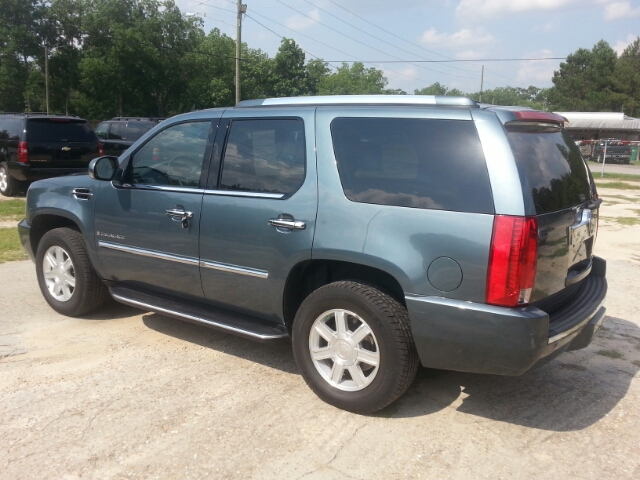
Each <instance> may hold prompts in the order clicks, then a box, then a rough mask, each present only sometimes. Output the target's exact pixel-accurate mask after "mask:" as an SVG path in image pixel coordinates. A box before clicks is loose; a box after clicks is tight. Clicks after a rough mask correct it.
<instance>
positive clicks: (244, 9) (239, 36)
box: [236, 0, 247, 105]
mask: <svg viewBox="0 0 640 480" xmlns="http://www.w3.org/2000/svg"><path fill="white" fill-rule="evenodd" d="M246 12H247V6H246V5H243V4H242V0H238V24H237V28H236V105H237V104H238V103H240V55H241V47H242V14H243V13H246Z"/></svg>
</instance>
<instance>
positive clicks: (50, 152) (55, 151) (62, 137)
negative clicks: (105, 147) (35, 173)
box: [26, 117, 99, 168]
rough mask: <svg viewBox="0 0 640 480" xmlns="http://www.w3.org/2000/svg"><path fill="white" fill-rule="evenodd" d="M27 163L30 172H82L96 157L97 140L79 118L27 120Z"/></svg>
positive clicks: (89, 128) (86, 124) (85, 123)
mask: <svg viewBox="0 0 640 480" xmlns="http://www.w3.org/2000/svg"><path fill="white" fill-rule="evenodd" d="M27 122H28V123H27V138H26V141H27V145H28V148H29V163H31V164H32V167H33V168H85V167H86V166H87V165H88V164H89V162H90V161H91V159H93V158H95V157H97V156H98V154H99V153H98V150H99V149H98V138H97V137H96V135H95V133H94V131H93V129H92V128H91V125H89V123H88V122H87V121H86V120H82V119H80V118H48V117H44V118H29V119H28V120H27Z"/></svg>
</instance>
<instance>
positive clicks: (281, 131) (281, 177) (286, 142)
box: [220, 119, 305, 194]
mask: <svg viewBox="0 0 640 480" xmlns="http://www.w3.org/2000/svg"><path fill="white" fill-rule="evenodd" d="M304 176H305V140H304V125H303V123H302V120H297V119H268V120H234V121H233V122H232V123H231V130H230V132H229V137H228V139H227V145H226V148H225V152H224V157H223V167H222V180H221V182H220V188H221V189H223V190H240V191H251V192H268V193H284V194H289V193H293V192H295V191H296V190H297V189H298V188H299V187H300V185H302V183H303V182H304Z"/></svg>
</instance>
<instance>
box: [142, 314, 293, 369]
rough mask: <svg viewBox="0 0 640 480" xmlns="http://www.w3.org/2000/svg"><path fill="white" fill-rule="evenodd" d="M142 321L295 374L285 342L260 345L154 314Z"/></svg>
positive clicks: (237, 355)
mask: <svg viewBox="0 0 640 480" xmlns="http://www.w3.org/2000/svg"><path fill="white" fill-rule="evenodd" d="M142 322H143V323H144V324H145V325H146V326H147V327H149V328H150V329H152V330H155V331H156V332H159V333H163V334H165V335H169V336H172V337H174V338H178V339H180V340H184V341H186V342H189V343H193V344H196V345H200V346H202V347H206V348H211V349H214V350H217V351H219V352H222V353H226V354H228V355H233V356H234V357H238V358H242V359H245V360H248V361H250V362H255V363H259V364H261V365H264V366H267V367H271V368H275V369H277V370H282V371H283V372H286V373H295V374H297V373H299V372H298V367H297V366H296V363H295V360H294V359H293V351H292V350H291V341H290V340H289V339H283V340H275V341H272V342H269V343H260V342H256V341H253V340H249V339H246V338H242V337H238V336H236V335H231V334H228V333H224V332H222V331H220V330H215V329H212V328H208V327H205V326H203V325H196V324H193V323H189V322H185V321H183V320H178V319H175V318H171V317H166V316H164V315H159V314H157V313H150V314H148V315H144V316H143V317H142Z"/></svg>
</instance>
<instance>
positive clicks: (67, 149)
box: [62, 147, 71, 152]
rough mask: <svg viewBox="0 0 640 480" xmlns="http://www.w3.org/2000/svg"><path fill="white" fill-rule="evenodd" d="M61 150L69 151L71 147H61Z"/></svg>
mask: <svg viewBox="0 0 640 480" xmlns="http://www.w3.org/2000/svg"><path fill="white" fill-rule="evenodd" d="M62 151H63V152H70V151H71V148H70V147H62Z"/></svg>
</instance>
